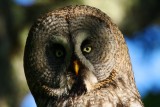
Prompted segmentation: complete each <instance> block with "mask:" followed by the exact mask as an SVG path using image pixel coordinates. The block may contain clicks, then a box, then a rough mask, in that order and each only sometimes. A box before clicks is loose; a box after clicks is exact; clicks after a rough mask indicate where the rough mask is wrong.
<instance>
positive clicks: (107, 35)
mask: <svg viewBox="0 0 160 107" xmlns="http://www.w3.org/2000/svg"><path fill="white" fill-rule="evenodd" d="M24 70H25V75H26V79H27V82H28V86H29V88H30V90H31V93H32V94H33V96H34V99H35V101H36V104H37V106H38V107H143V104H142V102H141V99H140V95H139V92H138V90H137V88H136V85H135V81H134V76H133V72H132V68H131V63H130V58H129V55H128V49H127V46H126V43H125V40H124V38H123V35H122V33H121V32H120V31H119V29H118V28H117V26H116V25H115V24H114V23H112V21H111V19H110V18H109V17H108V16H107V15H106V14H105V13H103V12H102V11H100V10H99V9H96V8H94V7H90V6H85V5H80V6H67V7H64V8H61V9H57V10H54V11H52V12H49V13H47V14H45V15H43V16H42V17H40V18H39V19H38V20H37V21H36V22H35V23H34V24H33V26H32V27H31V29H30V32H29V35H28V38H27V42H26V46H25V53H24Z"/></svg>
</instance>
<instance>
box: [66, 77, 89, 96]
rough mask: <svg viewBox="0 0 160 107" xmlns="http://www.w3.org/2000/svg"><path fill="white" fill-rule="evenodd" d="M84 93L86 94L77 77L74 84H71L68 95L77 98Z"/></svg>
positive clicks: (84, 87) (80, 80)
mask: <svg viewBox="0 0 160 107" xmlns="http://www.w3.org/2000/svg"><path fill="white" fill-rule="evenodd" d="M86 92H87V89H86V86H85V84H84V81H83V79H82V78H81V77H77V78H76V82H75V83H74V84H73V86H72V88H71V90H70V91H69V95H70V96H79V95H82V94H83V93H86Z"/></svg>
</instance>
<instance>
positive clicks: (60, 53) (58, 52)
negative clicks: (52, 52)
mask: <svg viewBox="0 0 160 107" xmlns="http://www.w3.org/2000/svg"><path fill="white" fill-rule="evenodd" d="M63 55H64V53H63V51H62V50H56V57H58V58H59V57H62V56H63Z"/></svg>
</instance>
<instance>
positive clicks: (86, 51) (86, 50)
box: [83, 46, 92, 53]
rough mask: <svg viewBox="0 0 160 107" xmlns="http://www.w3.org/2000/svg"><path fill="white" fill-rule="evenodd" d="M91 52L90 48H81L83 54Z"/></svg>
mask: <svg viewBox="0 0 160 107" xmlns="http://www.w3.org/2000/svg"><path fill="white" fill-rule="evenodd" d="M91 50H92V48H91V47H90V46H88V47H84V48H83V52H85V53H90V52H91Z"/></svg>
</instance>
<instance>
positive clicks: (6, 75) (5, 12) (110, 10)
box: [0, 0, 160, 107]
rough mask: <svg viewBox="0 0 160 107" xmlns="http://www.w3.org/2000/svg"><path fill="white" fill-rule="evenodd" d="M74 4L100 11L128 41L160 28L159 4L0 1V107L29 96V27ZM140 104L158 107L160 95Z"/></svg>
mask: <svg viewBox="0 0 160 107" xmlns="http://www.w3.org/2000/svg"><path fill="white" fill-rule="evenodd" d="M76 4H86V5H90V6H94V7H97V8H99V9H101V10H102V11H103V12H105V13H107V14H108V15H109V16H110V17H111V18H112V20H113V22H114V23H116V24H117V25H118V26H119V28H120V30H121V31H122V33H123V34H124V35H125V36H126V38H129V39H131V40H132V39H133V38H135V37H134V36H135V32H137V31H143V30H144V29H145V28H146V27H148V26H151V25H159V24H160V0H0V107H20V105H21V102H22V101H23V98H24V97H25V96H26V95H27V94H28V93H29V89H28V86H27V83H26V79H25V76H24V70H23V52H24V46H25V41H26V37H27V35H28V31H29V28H30V27H31V25H32V23H33V22H34V21H35V20H36V19H37V17H39V16H40V15H42V14H44V13H46V12H49V11H51V10H53V9H56V8H59V7H63V6H66V5H76ZM159 36H160V35H159ZM159 45H160V44H159ZM135 78H136V77H135ZM157 82H160V81H157ZM143 102H144V104H145V107H160V92H157V93H156V94H153V93H152V92H148V93H147V94H146V95H145V96H144V97H143Z"/></svg>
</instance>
